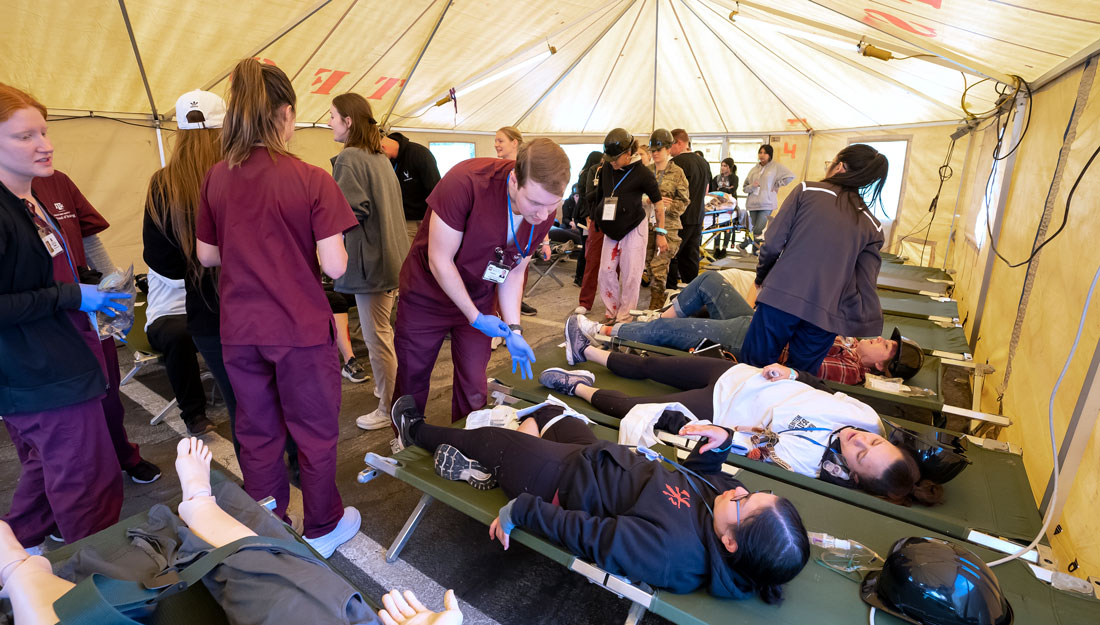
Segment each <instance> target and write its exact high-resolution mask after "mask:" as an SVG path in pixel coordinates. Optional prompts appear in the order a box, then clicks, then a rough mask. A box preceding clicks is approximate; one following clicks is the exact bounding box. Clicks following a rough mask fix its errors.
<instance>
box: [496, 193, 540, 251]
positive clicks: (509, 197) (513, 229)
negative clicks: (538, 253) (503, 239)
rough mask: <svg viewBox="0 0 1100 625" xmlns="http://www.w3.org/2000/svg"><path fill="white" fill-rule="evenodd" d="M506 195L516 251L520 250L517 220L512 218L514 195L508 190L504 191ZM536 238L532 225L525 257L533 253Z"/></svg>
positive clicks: (509, 222) (509, 223) (528, 234)
mask: <svg viewBox="0 0 1100 625" xmlns="http://www.w3.org/2000/svg"><path fill="white" fill-rule="evenodd" d="M504 197H506V198H508V225H509V226H511V228H512V242H513V243H515V244H516V251H519V239H517V238H516V222H515V219H513V218H512V196H511V195H508V192H507V191H505V192H504ZM534 238H535V227H534V226H531V230H529V231H528V233H527V249H525V250H523V257H524V258H526V257H527V255H528V254H530V253H531V241H532V240H533V239H534Z"/></svg>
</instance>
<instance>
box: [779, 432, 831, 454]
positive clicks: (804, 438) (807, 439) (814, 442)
mask: <svg viewBox="0 0 1100 625" xmlns="http://www.w3.org/2000/svg"><path fill="white" fill-rule="evenodd" d="M787 432H832V430H830V429H829V428H791V429H789V430H783V431H782V432H776V433H775V434H776V436H779V435H780V434H786V433H787ZM795 436H797V437H798V438H801V439H802V440H804V441H810V442H811V443H813V444H814V445H817V446H818V447H824V448H826V449H828V447H829V446H828V445H822V444H821V443H820V442H818V441H815V440H814V439H812V438H810V437H809V436H803V435H802V434H795Z"/></svg>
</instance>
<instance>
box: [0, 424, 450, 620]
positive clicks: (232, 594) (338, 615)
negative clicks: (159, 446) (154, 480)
mask: <svg viewBox="0 0 1100 625" xmlns="http://www.w3.org/2000/svg"><path fill="white" fill-rule="evenodd" d="M176 451H177V456H176V471H177V472H178V473H179V478H180V485H181V487H182V490H183V501H182V502H181V503H180V505H179V516H180V518H181V519H182V520H183V521H184V523H186V524H187V527H188V528H189V529H190V531H191V532H192V533H193V534H194V535H195V536H196V537H197V538H199V539H201V540H202V541H205V542H206V543H208V544H209V545H210V548H211V550H214V549H216V548H218V547H221V546H222V545H227V544H229V543H232V542H235V541H237V540H240V539H243V538H246V537H249V536H255V535H256V534H255V532H253V531H252V530H251V529H249V528H248V527H246V526H245V525H244V524H242V523H241V522H239V521H238V520H237V519H235V518H233V517H232V516H230V515H229V514H228V513H226V512H225V511H224V510H222V509H221V508H220V507H219V506H218V504H217V502H216V501H215V499H214V497H213V495H212V494H211V493H212V490H211V486H210V459H211V453H210V450H209V449H208V448H207V447H206V445H205V444H203V442H202V441H201V440H199V439H197V438H185V439H183V440H181V441H180V442H179V445H178V446H177V447H176ZM242 554H244V555H245V557H250V558H251V559H250V560H247V561H241V562H237V561H235V560H234V558H236V557H238V556H240V555H242ZM177 555H178V554H177ZM196 562H197V560H196ZM249 570H262V571H264V573H265V574H264V576H262V577H263V579H259V578H258V577H250V576H247V575H246V573H245V572H247V571H249ZM203 581H204V583H205V584H206V586H207V588H208V589H209V590H210V591H211V594H212V595H213V596H214V597H215V598H220V597H224V598H225V601H222V602H221V603H222V605H223V608H224V609H225V610H226V618H227V620H228V621H229V622H230V623H276V622H279V623H333V624H336V623H346V624H351V625H356V624H362V625H379V624H381V625H412V624H413V623H415V624H416V625H461V624H462V612H461V611H460V610H459V606H458V601H457V600H455V596H454V591H453V590H448V591H447V593H446V594H445V595H444V598H443V602H444V604H445V606H446V609H445V610H444V611H443V612H439V613H434V612H432V611H430V610H428V609H427V608H425V607H424V606H423V605H421V603H420V602H419V601H418V600H417V598H416V595H414V594H413V593H412V592H411V591H405V593H404V594H402V593H400V592H398V591H396V590H392V591H390V592H389V593H387V594H386V595H384V596H383V597H382V604H383V605H384V606H385V608H384V609H383V610H381V611H380V612H379V613H378V615H377V618H376V617H375V615H374V614H373V613H372V612H371V610H370V608H369V607H368V606H367V604H366V602H365V601H363V598H362V596H360V595H359V593H358V591H356V590H355V589H354V588H353V587H352V586H351V585H350V584H348V582H347V581H346V580H344V578H343V577H340V575H338V574H337V573H335V572H333V571H331V570H330V569H328V568H327V567H326V566H325V565H324V564H323V563H322V562H321V561H320V560H317V559H314V560H305V559H302V558H299V557H294V556H291V555H288V554H285V553H283V552H280V551H278V550H274V549H273V550H266V549H250V550H248V551H247V552H245V551H244V550H242V551H237V552H235V553H233V554H231V555H229V556H227V557H226V558H225V560H224V561H222V562H221V564H219V565H218V568H214V569H213V570H212V571H211V572H210V573H208V574H207V575H206V576H204V577H203ZM73 588H74V584H73V583H72V582H69V581H68V580H65V579H62V578H60V577H57V576H56V575H54V574H53V569H52V568H51V566H50V562H49V560H47V559H46V558H44V557H42V556H40V555H31V554H29V553H27V552H26V550H24V549H23V546H22V545H20V544H19V541H18V540H16V538H15V535H14V534H13V533H12V531H11V527H10V526H9V525H8V524H7V523H5V522H3V521H0V598H4V599H8V600H10V601H11V605H12V612H13V615H14V617H15V625H52V624H53V623H57V622H58V615H57V611H55V605H58V604H61V603H62V601H61V600H62V597H63V596H64V595H66V594H67V593H68V592H69V591H70V590H72V589H73ZM257 588H266V589H268V590H269V591H272V592H270V593H265V594H264V596H263V597H262V598H261V597H256V596H251V597H250V596H249V594H250V593H253V594H254V593H255V591H256V589H257ZM332 597H340V598H342V599H343V600H344V601H343V602H342V603H341V604H340V605H335V602H333V605H326V602H325V600H326V599H327V600H329V601H331V599H332ZM107 598H108V599H109V598H110V597H109V596H108V597H107ZM258 606H263V607H264V608H265V609H264V610H262V613H257V611H256V608H257V607H258ZM58 611H61V609H60V608H59V609H58ZM131 622H132V621H131Z"/></svg>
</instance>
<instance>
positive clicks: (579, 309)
mask: <svg viewBox="0 0 1100 625" xmlns="http://www.w3.org/2000/svg"><path fill="white" fill-rule="evenodd" d="M573 314H574V315H587V314H588V309H587V308H585V307H584V306H577V307H576V308H574V309H573Z"/></svg>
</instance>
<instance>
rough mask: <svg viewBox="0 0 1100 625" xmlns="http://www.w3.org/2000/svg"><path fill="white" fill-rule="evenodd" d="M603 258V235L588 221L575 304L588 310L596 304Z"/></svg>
mask: <svg viewBox="0 0 1100 625" xmlns="http://www.w3.org/2000/svg"><path fill="white" fill-rule="evenodd" d="M602 257H603V233H602V232H600V231H599V230H596V229H595V228H593V227H592V220H591V219H590V220H588V240H587V241H585V242H584V275H583V276H582V277H581V295H580V300H579V301H578V302H577V303H579V304H580V305H581V306H584V307H585V308H587V309H588V310H592V305H593V304H595V303H596V287H597V286H598V284H599V278H600V261H601V259H602Z"/></svg>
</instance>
